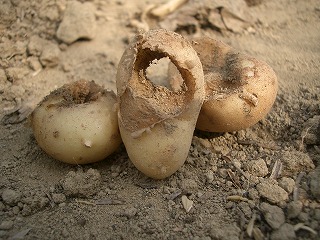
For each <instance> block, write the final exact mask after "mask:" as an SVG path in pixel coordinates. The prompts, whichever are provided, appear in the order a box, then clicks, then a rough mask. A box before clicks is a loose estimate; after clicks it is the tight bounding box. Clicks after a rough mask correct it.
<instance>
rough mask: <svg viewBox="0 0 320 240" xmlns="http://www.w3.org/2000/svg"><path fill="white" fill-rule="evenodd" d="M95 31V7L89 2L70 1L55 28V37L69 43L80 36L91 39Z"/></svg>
mask: <svg viewBox="0 0 320 240" xmlns="http://www.w3.org/2000/svg"><path fill="white" fill-rule="evenodd" d="M95 33H96V20H95V8H94V5H93V4H92V3H90V2H85V3H80V2H78V1H70V2H69V3H68V5H67V8H66V10H65V12H64V16H63V19H62V22H61V23H60V25H59V27H58V30H57V37H58V38H59V39H60V40H62V41H63V42H65V43H67V44H70V43H72V42H74V41H76V40H78V39H80V38H84V39H93V38H94V36H95Z"/></svg>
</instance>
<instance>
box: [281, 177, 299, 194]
mask: <svg viewBox="0 0 320 240" xmlns="http://www.w3.org/2000/svg"><path fill="white" fill-rule="evenodd" d="M295 184H296V183H295V182H294V180H293V179H292V178H288V177H283V178H281V179H280V180H279V186H280V187H282V188H283V189H284V190H286V191H287V193H289V194H290V193H292V192H293V189H294V186H295Z"/></svg>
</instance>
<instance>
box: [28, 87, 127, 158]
mask: <svg viewBox="0 0 320 240" xmlns="http://www.w3.org/2000/svg"><path fill="white" fill-rule="evenodd" d="M63 100H64V99H63V97H62V96H61V95H56V94H51V95H49V96H47V97H46V98H45V99H44V100H43V101H42V102H41V103H40V105H38V107H37V108H36V109H35V110H34V111H33V113H32V115H31V125H32V129H33V132H34V136H35V138H36V140H37V142H38V144H39V146H40V147H41V148H42V149H43V150H44V151H45V152H46V153H47V154H48V155H50V156H52V157H53V158H55V159H57V160H59V161H62V162H65V163H69V164H87V163H93V162H97V161H100V160H103V159H104V158H106V157H107V156H108V155H110V154H111V153H113V152H114V151H115V150H116V149H117V148H118V147H119V145H120V143H121V137H120V133H119V130H118V123H117V115H116V112H115V111H114V110H113V107H114V104H115V103H116V98H115V94H114V93H111V92H108V93H104V94H103V95H101V96H99V97H98V98H97V99H95V100H94V101H90V102H86V103H80V104H72V105H70V106H65V105H63V104H62V105H61V104H60V103H61V102H63Z"/></svg>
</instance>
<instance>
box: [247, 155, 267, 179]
mask: <svg viewBox="0 0 320 240" xmlns="http://www.w3.org/2000/svg"><path fill="white" fill-rule="evenodd" d="M247 170H248V171H249V172H250V174H252V175H253V176H256V177H264V176H266V175H267V174H268V173H269V170H268V167H267V164H266V162H265V161H264V160H263V159H262V158H259V159H258V160H252V161H249V162H248V163H247Z"/></svg>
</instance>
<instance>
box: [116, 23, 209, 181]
mask: <svg viewBox="0 0 320 240" xmlns="http://www.w3.org/2000/svg"><path fill="white" fill-rule="evenodd" d="M164 57H169V59H170V60H171V62H173V64H174V65H175V66H176V67H177V69H178V71H179V72H180V74H181V76H182V79H183V81H182V82H183V83H182V84H181V85H182V86H181V87H180V85H179V87H178V88H175V87H172V88H171V89H168V88H167V87H164V86H161V85H155V84H153V83H152V82H151V81H150V79H148V78H147V74H146V69H147V68H148V67H149V65H150V63H152V61H153V60H155V59H161V58H164ZM117 92H118V102H119V109H118V121H119V128H120V133H121V137H122V140H123V143H124V145H125V147H126V150H127V153H128V155H129V157H130V160H131V161H132V163H133V164H134V165H135V166H136V167H137V168H138V169H139V170H140V171H141V172H143V173H144V174H145V175H147V176H149V177H151V178H155V179H162V178H166V177H168V176H170V175H171V174H173V173H174V172H176V171H177V170H178V169H179V168H180V167H181V166H182V165H183V163H184V162H185V160H186V158H187V155H188V152H189V149H190V145H191V140H192V136H193V132H194V129H195V125H196V121H197V118H198V115H199V111H200V108H201V105H202V103H203V100H204V96H205V91H204V79H203V70H202V66H201V62H200V60H199V58H198V56H197V53H196V52H195V51H194V49H193V48H192V47H191V44H190V43H189V42H188V41H187V40H186V39H184V38H183V37H182V36H180V35H178V34H176V33H173V32H170V31H166V30H163V29H158V30H151V31H149V32H147V33H145V34H140V35H137V36H136V38H135V40H134V41H133V42H131V44H130V45H129V47H128V48H127V49H126V51H125V52H124V54H123V56H122V58H121V60H120V63H119V65H118V71H117Z"/></svg>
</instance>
